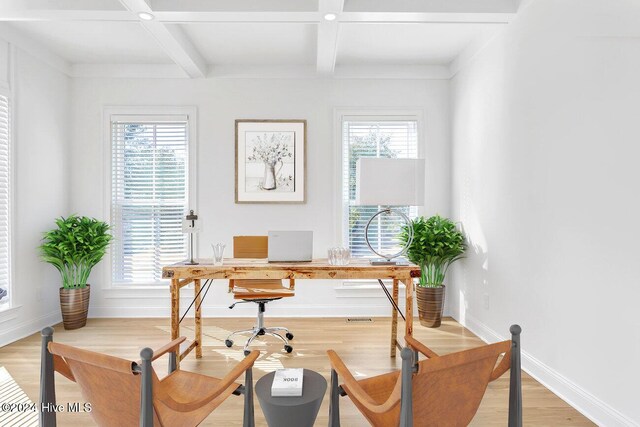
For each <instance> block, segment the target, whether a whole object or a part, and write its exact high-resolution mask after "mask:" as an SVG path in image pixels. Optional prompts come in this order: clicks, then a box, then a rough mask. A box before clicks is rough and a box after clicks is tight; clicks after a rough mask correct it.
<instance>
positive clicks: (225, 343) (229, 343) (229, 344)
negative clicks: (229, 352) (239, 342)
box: [224, 340, 233, 348]
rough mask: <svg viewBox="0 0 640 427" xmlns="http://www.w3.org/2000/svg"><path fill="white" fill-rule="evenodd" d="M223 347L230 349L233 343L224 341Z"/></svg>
mask: <svg viewBox="0 0 640 427" xmlns="http://www.w3.org/2000/svg"><path fill="white" fill-rule="evenodd" d="M224 345H226V346H227V347H229V348H231V347H232V346H233V341H231V340H224Z"/></svg>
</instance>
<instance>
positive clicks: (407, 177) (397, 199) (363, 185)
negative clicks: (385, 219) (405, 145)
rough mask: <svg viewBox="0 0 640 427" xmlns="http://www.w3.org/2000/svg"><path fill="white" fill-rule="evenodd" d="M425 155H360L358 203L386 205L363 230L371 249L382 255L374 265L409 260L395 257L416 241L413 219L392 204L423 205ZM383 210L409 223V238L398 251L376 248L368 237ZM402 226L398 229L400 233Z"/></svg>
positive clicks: (373, 260) (357, 189) (403, 252)
mask: <svg viewBox="0 0 640 427" xmlns="http://www.w3.org/2000/svg"><path fill="white" fill-rule="evenodd" d="M424 173H425V166H424V159H390V158H381V157H361V158H359V159H358V162H357V163H356V205H369V206H371V205H374V206H382V207H383V208H382V209H381V210H379V211H378V212H377V213H376V214H374V215H373V216H372V217H371V219H369V222H367V225H366V227H365V231H364V237H365V241H366V242H367V246H369V249H370V250H371V252H373V253H374V254H376V255H377V256H379V257H380V259H372V260H371V264H373V265H398V264H406V261H398V260H395V259H396V258H398V257H400V256H402V255H404V254H405V253H406V251H407V249H409V246H411V242H412V241H413V227H411V220H410V219H409V217H408V216H407V215H405V214H404V212H402V211H400V210H398V209H393V208H392V207H393V206H422V205H423V204H424V177H425V175H424ZM383 214H395V215H398V216H400V217H401V218H402V220H403V221H404V222H405V224H406V225H408V226H409V227H408V230H409V238H408V239H407V242H406V243H405V245H404V246H403V247H402V249H401V250H400V251H399V252H397V253H395V254H383V253H379V252H378V251H376V250H375V249H374V248H373V246H372V245H371V242H370V241H369V227H370V226H371V223H372V222H373V220H374V219H376V218H377V217H378V216H380V215H383ZM399 232H400V230H399V229H398V233H399Z"/></svg>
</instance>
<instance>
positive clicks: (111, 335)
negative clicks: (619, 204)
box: [0, 317, 594, 427]
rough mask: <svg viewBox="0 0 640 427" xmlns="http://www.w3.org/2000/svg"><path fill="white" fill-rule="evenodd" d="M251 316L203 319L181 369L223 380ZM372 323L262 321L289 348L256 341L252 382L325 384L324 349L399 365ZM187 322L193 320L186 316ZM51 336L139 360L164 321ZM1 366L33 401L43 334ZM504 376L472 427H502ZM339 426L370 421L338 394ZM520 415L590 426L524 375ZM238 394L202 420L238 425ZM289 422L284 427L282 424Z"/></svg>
mask: <svg viewBox="0 0 640 427" xmlns="http://www.w3.org/2000/svg"><path fill="white" fill-rule="evenodd" d="M189 320H190V319H185V321H184V322H183V326H182V327H183V331H182V333H183V334H185V335H187V337H190V336H191V332H192V328H193V323H191V324H189V323H188V321H189ZM253 320H254V319H249V318H244V319H242V318H234V319H226V318H225V319H219V318H206V319H203V341H204V348H203V358H202V359H199V360H196V359H195V357H194V354H193V353H192V354H190V355H189V356H188V357H187V358H186V359H185V360H183V362H182V365H181V367H182V369H186V370H190V371H194V372H199V373H203V374H207V375H212V376H216V377H222V376H223V375H224V374H226V373H227V372H228V371H229V370H230V369H231V366H233V365H234V364H235V363H236V361H238V360H240V359H241V358H242V357H243V355H242V347H241V345H243V344H244V341H243V339H242V338H241V337H238V339H237V340H236V341H237V343H238V344H240V343H241V342H242V344H241V345H240V346H234V348H232V349H228V348H226V347H225V345H224V339H225V337H226V336H227V334H228V333H229V331H233V330H237V329H245V328H248V327H250V326H251V325H252V324H253ZM372 320H373V322H371V323H369V322H347V321H346V319H343V318H322V319H317V318H306V319H290V318H286V319H276V318H269V317H267V318H266V322H267V325H268V326H279V325H283V326H287V327H288V328H289V329H290V330H291V331H292V332H293V333H294V335H295V338H294V340H293V341H292V345H293V348H294V350H293V353H292V354H286V353H284V352H283V351H282V347H281V346H280V345H279V344H278V343H277V342H276V341H275V340H273V339H267V340H265V341H264V342H262V343H258V345H256V346H255V348H257V349H259V350H261V351H262V353H263V354H262V355H261V356H260V359H258V360H257V361H256V366H255V369H254V380H257V379H258V378H260V377H262V376H263V375H264V374H265V373H267V372H270V371H272V370H274V369H277V368H280V367H287V368H298V367H304V368H309V369H313V370H315V371H317V372H320V373H321V374H322V375H324V376H325V378H327V381H329V372H330V367H329V362H328V359H327V357H326V353H325V351H326V350H327V349H334V350H335V351H336V352H337V353H338V354H339V355H340V356H341V357H342V359H343V360H344V362H345V363H346V365H347V366H348V367H349V368H350V369H351V370H352V372H354V373H355V375H357V376H360V377H367V376H371V375H377V374H380V373H383V372H388V371H389V370H392V369H396V368H399V367H400V361H401V359H400V357H399V356H398V357H397V358H396V360H394V359H391V358H390V357H389V349H388V345H389V330H390V328H391V322H390V318H373V319H372ZM191 321H192V320H191ZM55 330H56V332H55V334H54V340H56V341H59V342H63V343H65V344H70V345H74V346H79V347H82V348H86V349H89V350H93V351H98V352H104V353H108V354H112V355H115V356H120V357H124V358H128V359H131V360H137V359H138V358H139V351H140V349H141V348H142V347H146V346H148V347H151V348H158V347H160V346H161V345H162V344H164V343H166V342H168V341H169V331H170V327H169V321H168V319H89V321H88V323H87V326H86V327H84V328H82V329H78V330H75V331H65V330H64V329H63V328H62V325H57V326H56V327H55ZM414 336H415V337H416V338H417V339H419V340H420V341H422V342H424V343H425V344H427V345H428V346H429V347H431V348H432V349H433V350H435V351H436V352H438V353H440V354H446V353H450V352H454V351H459V350H463V349H467V348H472V347H475V346H478V345H481V344H482V341H481V340H480V339H478V338H477V337H476V336H475V335H473V334H472V333H471V332H469V331H468V330H466V329H464V328H463V327H462V326H460V325H459V324H458V323H457V322H455V321H453V320H451V319H446V320H445V321H444V322H443V324H442V327H440V328H437V329H429V328H424V327H422V326H420V325H419V324H416V326H415V332H414ZM526 337H527V331H526V330H524V331H523V332H522V346H523V348H525V349H526V345H527V344H526V342H527V338H526ZM0 366H4V367H5V368H6V369H7V370H8V371H9V373H10V374H11V375H12V376H13V378H14V379H15V380H16V382H17V383H18V384H19V385H20V386H21V387H22V388H23V390H24V391H25V392H26V394H27V395H28V396H29V398H31V399H32V400H34V401H37V400H38V382H39V366H40V335H39V334H34V335H32V336H29V337H27V338H24V339H22V340H20V341H18V342H15V343H13V344H10V345H8V346H5V347H3V348H0ZM154 366H155V368H156V370H157V371H158V373H159V374H161V373H164V372H166V358H162V359H160V360H158V361H157V362H156V363H154ZM56 382H57V384H56V394H57V399H58V402H59V403H69V402H83V399H82V396H81V394H80V390H79V388H78V386H77V385H76V384H74V383H72V382H70V381H68V380H67V379H65V378H63V377H61V376H60V375H56ZM508 389H509V377H508V374H507V375H505V376H504V377H503V378H500V379H499V380H497V381H495V382H493V383H491V384H489V388H488V390H487V393H486V395H485V397H484V400H483V401H482V405H481V406H480V409H479V411H478V413H477V415H476V417H475V419H474V421H473V423H472V425H474V426H505V425H506V424H507V409H508ZM340 404H341V406H340V414H341V419H342V425H343V426H345V427H350V426H366V425H368V424H367V423H366V421H365V420H364V418H363V417H362V416H361V415H360V413H359V412H358V411H357V410H356V409H355V407H354V406H353V404H352V403H351V401H350V400H349V399H348V398H346V397H345V398H341V399H340ZM255 406H256V424H257V425H258V426H265V425H266V423H265V421H264V417H263V416H262V411H261V410H260V405H259V403H258V401H257V399H256V401H255ZM523 406H524V408H523V413H524V424H525V425H526V426H593V425H594V424H593V423H592V422H590V421H589V420H588V419H587V418H585V417H584V416H582V415H581V414H580V413H579V412H578V411H576V410H575V409H573V408H572V407H571V406H569V405H568V404H566V403H565V402H564V401H563V400H561V399H560V398H558V397H557V396H555V395H554V394H553V393H551V392H550V391H549V390H547V389H546V388H544V387H543V386H542V385H541V384H540V383H538V382H537V381H535V380H533V379H532V378H531V377H529V376H528V375H526V374H523ZM328 413H329V402H328V397H326V396H325V399H324V401H323V404H322V408H321V409H320V413H319V415H318V419H317V421H316V424H315V425H316V426H326V425H327V422H328ZM241 419H242V398H241V397H236V396H231V397H230V398H229V399H228V400H227V401H226V402H225V403H223V404H222V405H221V406H220V407H219V408H218V409H217V410H216V411H214V412H213V413H212V415H211V416H209V418H207V419H206V420H205V422H204V423H203V424H202V425H205V426H241V425H242V420H241ZM58 425H59V426H63V427H64V426H73V427H75V426H83V427H84V426H90V425H94V423H93V421H92V419H91V417H90V415H89V414H86V413H62V414H59V416H58ZM283 427H287V426H283Z"/></svg>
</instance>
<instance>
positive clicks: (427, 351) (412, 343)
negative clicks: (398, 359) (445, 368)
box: [404, 335, 440, 359]
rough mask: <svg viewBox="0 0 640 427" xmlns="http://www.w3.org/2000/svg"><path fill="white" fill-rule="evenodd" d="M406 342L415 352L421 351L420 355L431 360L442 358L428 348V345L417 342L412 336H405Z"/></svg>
mask: <svg viewBox="0 0 640 427" xmlns="http://www.w3.org/2000/svg"><path fill="white" fill-rule="evenodd" d="M404 341H405V342H406V343H407V344H408V345H409V347H411V348H412V349H414V350H417V351H419V352H420V353H422V354H424V355H425V356H426V357H427V358H429V359H431V358H434V357H440V356H438V353H436V352H435V351H433V350H431V349H430V348H429V347H427V346H426V345H424V344H422V343H421V342H420V341H418V340H416V339H415V338H413V337H412V336H410V335H405V337H404Z"/></svg>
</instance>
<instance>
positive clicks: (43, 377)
mask: <svg viewBox="0 0 640 427" xmlns="http://www.w3.org/2000/svg"><path fill="white" fill-rule="evenodd" d="M51 341H53V328H51V327H46V328H44V329H43V330H42V352H41V358H40V405H42V406H41V408H40V426H42V427H56V411H55V410H54V409H53V408H54V406H55V405H56V386H55V378H54V368H53V354H51V353H50V352H49V348H48V345H49V343H50V342H51Z"/></svg>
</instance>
